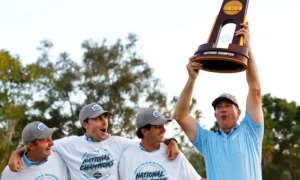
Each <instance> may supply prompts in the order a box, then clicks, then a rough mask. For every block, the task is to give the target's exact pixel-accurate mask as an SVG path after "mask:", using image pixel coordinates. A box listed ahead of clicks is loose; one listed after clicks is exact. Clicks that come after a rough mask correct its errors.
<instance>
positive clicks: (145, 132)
mask: <svg viewBox="0 0 300 180" xmlns="http://www.w3.org/2000/svg"><path fill="white" fill-rule="evenodd" d="M148 131H149V130H148V129H146V128H142V129H141V133H142V134H143V136H144V137H145V136H146V135H147V134H148Z"/></svg>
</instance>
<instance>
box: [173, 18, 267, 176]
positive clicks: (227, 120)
mask: <svg viewBox="0 0 300 180" xmlns="http://www.w3.org/2000/svg"><path fill="white" fill-rule="evenodd" d="M241 26H242V29H240V30H238V31H237V32H236V34H235V35H236V36H243V37H244V46H246V47H247V48H248V55H249V61H248V69H247V70H246V76H247V82H248V87H249V89H248V96H247V102H246V114H245V117H244V119H243V120H242V122H241V124H240V125H238V123H237V122H238V119H239V116H240V114H241V110H240V109H239V105H238V103H237V100H236V98H235V97H234V96H232V95H230V94H227V93H224V94H222V95H221V96H219V97H217V98H216V99H215V100H214V101H213V102H212V106H213V108H214V110H215V117H216V119H217V122H218V124H219V127H220V129H219V130H218V131H217V132H216V133H214V132H212V131H209V130H206V129H204V128H203V127H201V126H200V124H199V123H197V122H196V121H195V120H194V118H193V117H191V116H190V115H189V104H190V101H191V97H192V92H193V88H194V84H195V81H196V78H197V76H198V74H199V73H200V71H201V69H202V65H201V64H199V63H198V62H194V61H193V58H194V57H192V58H190V61H189V63H188V65H187V70H188V74H189V78H188V81H187V83H186V85H185V87H184V89H183V91H182V93H181V95H180V98H179V100H178V103H177V107H176V110H175V113H174V118H175V119H176V120H177V122H178V123H179V125H180V126H181V127H182V129H183V131H184V132H185V133H186V135H187V136H188V137H189V139H190V141H192V142H193V144H194V146H195V147H196V148H197V149H198V151H199V152H200V153H201V154H202V155H203V156H204V159H205V165H206V170H207V177H208V179H213V180H232V179H239V180H240V179H241V180H253V179H255V180H261V179H262V170H261V157H262V154H261V153H262V142H263V135H264V122H263V118H264V116H263V110H262V99H261V87H260V80H259V76H258V71H257V67H256V63H255V59H254V56H253V53H252V49H251V47H250V34H249V27H248V23H246V24H241ZM238 86H239V85H238V84H237V87H238Z"/></svg>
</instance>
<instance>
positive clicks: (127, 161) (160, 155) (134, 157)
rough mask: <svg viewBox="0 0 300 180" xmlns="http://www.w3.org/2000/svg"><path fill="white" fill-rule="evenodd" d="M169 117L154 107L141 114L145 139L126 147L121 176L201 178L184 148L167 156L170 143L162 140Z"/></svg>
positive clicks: (124, 178)
mask: <svg viewBox="0 0 300 180" xmlns="http://www.w3.org/2000/svg"><path fill="white" fill-rule="evenodd" d="M169 121H171V119H166V118H164V117H162V116H161V115H160V113H159V112H158V111H157V110H155V109H153V108H147V109H144V110H142V111H140V112H139V113H138V114H137V117H136V128H137V132H136V135H137V136H138V137H139V138H140V139H142V141H141V142H140V143H136V144H134V145H132V146H131V147H129V148H128V149H127V150H125V151H124V153H123V155H122V157H121V160H120V164H119V179H120V180H147V179H149V180H150V179H172V180H177V179H178V180H182V179H184V180H200V179H201V176H199V175H198V174H197V172H196V171H195V169H194V168H193V166H192V165H191V164H190V162H189V161H188V160H187V159H186V157H185V156H184V155H183V154H182V153H181V152H180V154H179V156H178V157H177V158H176V160H174V161H170V160H168V159H167V158H166V156H165V152H166V149H167V146H166V145H165V144H164V143H162V142H163V141H164V135H165V132H166V129H165V127H164V124H165V123H167V122H169Z"/></svg>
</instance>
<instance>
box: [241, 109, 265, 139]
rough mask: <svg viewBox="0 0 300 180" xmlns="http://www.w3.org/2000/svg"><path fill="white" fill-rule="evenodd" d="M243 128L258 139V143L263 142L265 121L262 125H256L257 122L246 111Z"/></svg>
mask: <svg viewBox="0 0 300 180" xmlns="http://www.w3.org/2000/svg"><path fill="white" fill-rule="evenodd" d="M241 124H242V126H244V127H245V128H246V130H247V132H248V133H249V134H250V135H251V136H252V137H254V138H255V139H257V141H259V142H262V141H263V136H264V121H262V122H261V123H260V124H256V122H255V121H254V120H253V119H252V117H251V116H250V114H249V113H248V112H247V111H246V114H245V118H244V120H243V121H242V123H241Z"/></svg>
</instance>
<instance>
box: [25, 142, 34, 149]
mask: <svg viewBox="0 0 300 180" xmlns="http://www.w3.org/2000/svg"><path fill="white" fill-rule="evenodd" d="M33 147H34V144H33V143H28V144H27V145H26V149H30V150H31V149H33Z"/></svg>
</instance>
